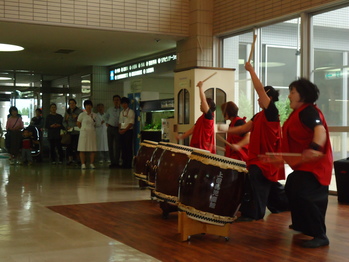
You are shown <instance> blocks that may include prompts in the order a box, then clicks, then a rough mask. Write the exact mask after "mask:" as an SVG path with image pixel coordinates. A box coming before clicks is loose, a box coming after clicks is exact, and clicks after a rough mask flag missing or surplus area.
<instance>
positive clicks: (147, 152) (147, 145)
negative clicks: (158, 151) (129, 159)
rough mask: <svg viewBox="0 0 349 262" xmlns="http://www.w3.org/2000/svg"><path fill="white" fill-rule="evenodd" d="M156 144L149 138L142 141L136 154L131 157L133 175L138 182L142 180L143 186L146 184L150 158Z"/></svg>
mask: <svg viewBox="0 0 349 262" xmlns="http://www.w3.org/2000/svg"><path fill="white" fill-rule="evenodd" d="M157 144H158V143H157V142H153V141H149V140H144V141H142V143H141V144H140V148H139V150H138V152H137V155H136V156H135V157H134V159H133V166H134V176H135V178H137V179H139V181H140V182H141V181H142V182H143V183H144V184H145V185H144V186H145V187H147V186H148V183H147V181H148V169H149V163H150V159H151V156H152V155H153V152H154V150H155V148H156V147H157ZM140 186H141V185H140Z"/></svg>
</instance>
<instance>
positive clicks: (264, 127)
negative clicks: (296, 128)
mask: <svg viewBox="0 0 349 262" xmlns="http://www.w3.org/2000/svg"><path fill="white" fill-rule="evenodd" d="M267 152H275V153H277V152H281V127H280V122H270V121H268V120H267V118H266V116H265V112H264V110H263V111H261V112H259V113H258V114H256V115H255V116H254V118H253V127H252V130H251V134H250V144H249V148H248V157H249V160H248V162H247V166H248V167H249V166H251V165H256V166H258V167H259V168H260V169H261V170H262V172H263V175H264V176H265V177H266V178H267V179H269V180H270V181H273V182H276V181H278V180H282V179H285V169H284V168H283V167H281V168H280V167H279V166H276V165H274V164H271V163H267V162H263V161H261V159H260V158H259V157H258V156H259V155H264V154H265V153H267Z"/></svg>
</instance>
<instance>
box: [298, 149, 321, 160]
mask: <svg viewBox="0 0 349 262" xmlns="http://www.w3.org/2000/svg"><path fill="white" fill-rule="evenodd" d="M323 156H324V154H323V153H322V152H320V151H317V150H314V149H306V150H304V151H303V153H302V162H310V161H315V160H317V159H319V158H321V157H323Z"/></svg>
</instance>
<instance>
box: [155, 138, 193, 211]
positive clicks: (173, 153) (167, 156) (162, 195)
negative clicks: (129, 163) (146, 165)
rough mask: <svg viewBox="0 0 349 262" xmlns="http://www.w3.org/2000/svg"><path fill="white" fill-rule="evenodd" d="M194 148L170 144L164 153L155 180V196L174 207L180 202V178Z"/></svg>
mask: <svg viewBox="0 0 349 262" xmlns="http://www.w3.org/2000/svg"><path fill="white" fill-rule="evenodd" d="M193 150H194V148H192V147H188V146H182V145H178V144H173V143H168V144H167V145H166V147H165V148H164V152H163V153H162V155H161V157H160V159H159V163H158V168H157V172H156V178H155V190H154V195H155V196H156V197H157V198H158V199H159V200H160V201H165V202H167V203H169V204H172V205H177V202H178V186H179V178H180V176H181V174H182V173H183V170H184V168H185V166H186V165H187V163H188V160H189V155H190V154H191V152H193Z"/></svg>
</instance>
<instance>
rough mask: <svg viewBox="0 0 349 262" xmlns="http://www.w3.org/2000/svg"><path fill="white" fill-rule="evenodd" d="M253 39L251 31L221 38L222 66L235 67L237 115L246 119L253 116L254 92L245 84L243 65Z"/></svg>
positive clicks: (245, 77)
mask: <svg viewBox="0 0 349 262" xmlns="http://www.w3.org/2000/svg"><path fill="white" fill-rule="evenodd" d="M252 41H253V32H252V31H250V32H247V33H243V34H239V35H236V36H232V37H227V38H224V39H223V59H222V62H223V67H225V68H235V69H236V71H235V83H234V97H235V101H233V102H234V103H235V104H236V105H237V106H238V107H239V116H241V117H244V116H246V117H247V118H248V119H249V118H251V117H252V116H253V99H254V93H253V89H252V88H251V85H248V84H247V75H246V70H245V68H244V65H245V63H246V61H247V60H248V57H249V54H250V50H251V46H252Z"/></svg>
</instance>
